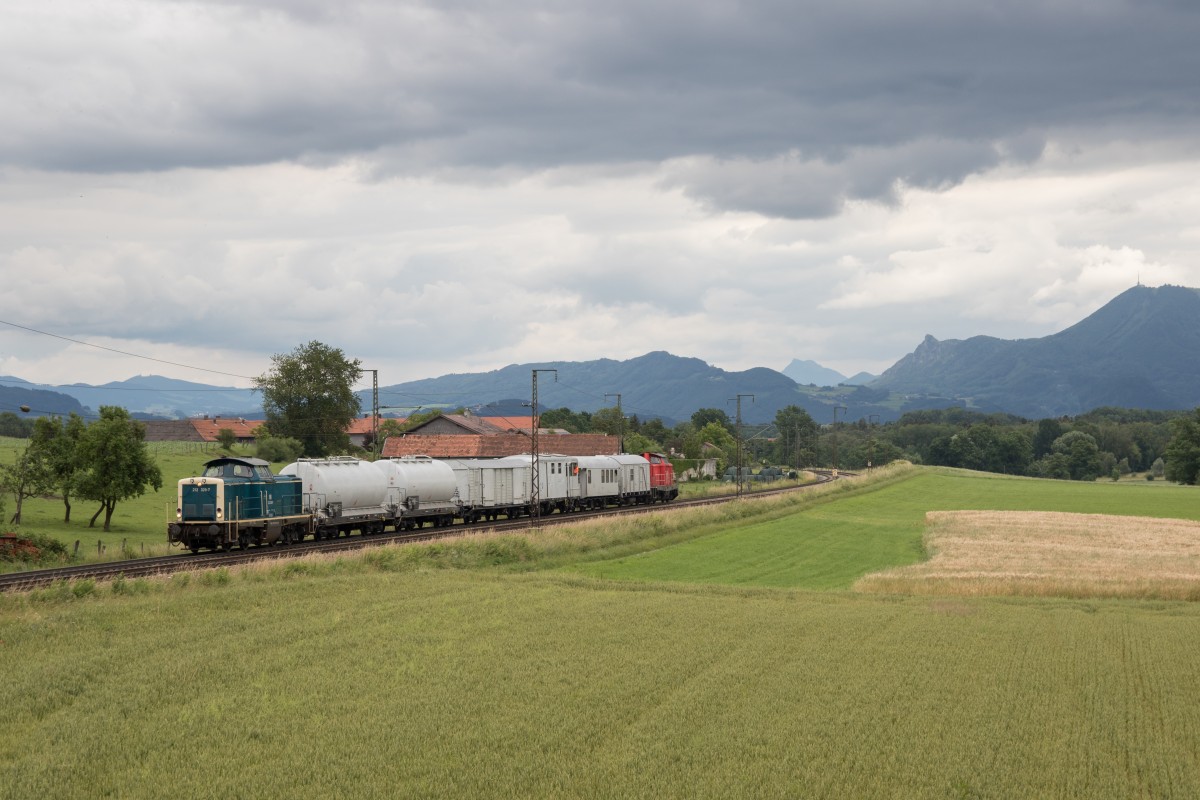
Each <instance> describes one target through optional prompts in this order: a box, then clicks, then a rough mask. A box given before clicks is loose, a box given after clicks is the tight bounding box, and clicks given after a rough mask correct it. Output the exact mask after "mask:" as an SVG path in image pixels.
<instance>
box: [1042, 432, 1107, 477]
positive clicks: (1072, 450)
mask: <svg viewBox="0 0 1200 800" xmlns="http://www.w3.org/2000/svg"><path fill="white" fill-rule="evenodd" d="M1050 449H1051V451H1053V454H1054V455H1062V456H1064V457H1065V458H1066V463H1067V469H1068V471H1069V472H1070V474H1071V480H1074V481H1094V480H1096V478H1098V477H1100V448H1099V447H1098V446H1097V445H1096V439H1095V438H1094V437H1093V436H1092V435H1091V434H1087V433H1084V432H1083V431H1067V432H1066V433H1064V434H1063V435H1062V436H1060V437H1058V438H1057V439H1055V440H1054V444H1053V445H1052V446H1051V447H1050Z"/></svg>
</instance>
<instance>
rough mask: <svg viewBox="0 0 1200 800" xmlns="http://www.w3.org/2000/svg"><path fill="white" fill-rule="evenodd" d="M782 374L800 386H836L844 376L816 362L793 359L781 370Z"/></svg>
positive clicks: (844, 378) (843, 379)
mask: <svg viewBox="0 0 1200 800" xmlns="http://www.w3.org/2000/svg"><path fill="white" fill-rule="evenodd" d="M783 374H784V375H787V376H788V377H789V378H791V379H792V380H794V381H795V382H796V383H799V384H802V385H808V384H813V385H816V386H837V385H838V384H839V383H842V382H843V381H845V380H846V376H845V375H843V374H842V373H840V372H838V371H837V370H835V369H829V368H828V367H823V366H821V365H820V364H818V363H817V362H816V361H811V360H803V361H802V360H800V359H798V358H793V359H792V362H791V363H790V364H788V365H787V366H786V367H784V369H783Z"/></svg>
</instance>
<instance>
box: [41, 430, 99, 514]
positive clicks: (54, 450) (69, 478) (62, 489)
mask: <svg viewBox="0 0 1200 800" xmlns="http://www.w3.org/2000/svg"><path fill="white" fill-rule="evenodd" d="M85 430H87V423H86V422H84V420H83V417H81V416H79V415H78V414H75V413H73V412H72V414H71V415H70V416H69V417H67V419H66V420H63V419H62V418H61V417H39V418H38V419H37V420H36V421H35V422H34V426H33V433H32V434H31V435H30V437H29V447H30V448H31V450H32V451H33V452H34V453H35V454H36V457H37V458H39V459H41V460H42V462H43V463H44V464H45V465H46V469H48V470H49V472H50V473H51V474H52V476H53V478H54V480H53V485H52V486H51V488H52V489H58V492H59V494H60V495H62V501H63V508H64V513H63V522H70V521H71V494H72V492H73V491H74V488H75V487H74V483H75V473H76V471H77V470H78V469H79V456H78V449H79V441H80V440H81V439H82V438H83V433H84V431H85Z"/></svg>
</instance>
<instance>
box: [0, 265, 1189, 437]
mask: <svg viewBox="0 0 1200 800" xmlns="http://www.w3.org/2000/svg"><path fill="white" fill-rule="evenodd" d="M533 370H539V372H538V377H539V393H538V406H539V409H545V408H559V407H567V408H570V409H572V410H575V411H596V410H598V409H600V408H603V407H605V406H609V405H614V404H615V403H616V402H617V400H618V395H619V399H620V402H621V405H622V407H623V410H624V411H625V413H626V414H636V415H638V416H639V417H641V418H643V419H647V418H651V417H659V418H662V419H663V420H664V421H665V422H667V423H668V424H673V423H674V422H677V421H680V420H684V419H688V418H689V417H690V416H691V415H692V413H693V412H694V411H696V410H697V409H699V408H720V409H723V410H725V411H726V413H728V414H729V416H730V417H734V416H735V415H736V413H737V408H738V398H739V396H740V398H741V404H740V405H741V414H742V419H743V421H745V422H748V423H754V422H765V421H769V420H771V419H772V418H773V417H774V415H775V412H776V411H777V410H778V409H780V408H782V407H784V406H787V405H797V406H800V407H802V408H804V409H805V410H806V411H808V412H809V414H811V415H812V416H813V418H814V419H816V420H817V421H818V422H822V423H824V422H829V421H831V420H832V418H833V414H834V409H835V408H836V409H838V413H839V415H840V417H839V418H840V419H846V420H856V419H863V418H871V417H876V418H877V419H878V421H880V422H886V421H889V420H893V419H896V418H897V417H899V416H900V414H902V413H904V412H905V411H909V410H914V409H923V408H942V407H948V406H966V407H969V408H973V409H978V410H981V411H988V412H991V411H1001V412H1007V413H1011V414H1016V415H1019V416H1023V417H1027V418H1030V419H1040V418H1044V417H1060V416H1072V415H1075V414H1080V413H1083V412H1086V411H1089V410H1091V409H1093V408H1098V407H1101V406H1122V407H1129V408H1147V409H1190V408H1194V407H1196V406H1200V290H1197V289H1190V288H1185V287H1179V286H1161V287H1157V288H1151V287H1145V286H1140V285H1139V286H1136V287H1134V288H1131V289H1129V290H1127V291H1125V292H1123V293H1122V294H1120V295H1118V296H1117V297H1115V298H1114V299H1113V300H1111V301H1110V302H1109V303H1108V304H1106V305H1105V306H1104V307H1102V308H1101V309H1099V310H1098V311H1096V312H1095V313H1093V314H1091V315H1090V316H1088V317H1087V318H1086V319H1084V320H1082V321H1080V322H1079V323H1077V324H1075V325H1073V326H1071V327H1069V328H1067V329H1066V330H1063V331H1061V332H1059V333H1056V334H1053V335H1050V336H1045V337H1041V338H1032V339H1017V340H1007V339H998V338H995V337H990V336H974V337H971V338H969V339H964V340H954V339H952V340H945V341H939V340H937V339H935V338H934V337H933V336H926V337H925V340H924V341H923V342H921V344H920V345H918V346H917V348H916V349H915V350H914V351H913V352H912V353H910V354H909V355H907V356H905V357H904V358H902V359H900V360H899V361H897V362H896V363H895V364H894V365H893V366H892V367H890V368H889V369H887V370H886V371H885V372H884V373H883V374H882V375H880V376H878V377H873V376H870V375H867V374H865V373H860V374H859V375H856V376H854V377H852V378H849V379H847V378H844V377H843V376H842V375H841V374H840V373H838V372H836V371H834V370H830V369H827V368H825V367H822V366H821V365H820V364H817V363H816V362H813V361H801V360H798V359H797V360H793V361H792V363H791V364H789V365H788V366H787V367H786V368H785V370H784V371H783V372H777V371H775V370H772V369H768V368H765V367H756V368H753V369H748V370H743V371H735V372H730V371H726V370H723V369H719V368H717V367H713V366H711V365H709V364H707V363H705V362H704V361H702V360H700V359H698V358H687V357H682V356H676V355H672V354H670V353H667V352H663V351H656V352H651V353H647V354H645V355H643V356H638V357H637V358H631V359H628V360H625V361H616V360H612V359H599V360H595V361H557V362H545V363H536V364H513V365H510V366H507V367H504V368H503V369H498V370H493V371H491V372H484V373H463V374H451V375H443V376H441V377H437V378H426V379H422V380H417V381H409V382H406V383H400V384H394V385H391V386H383V387H380V405H381V407H383V408H384V409H385V410H388V409H391V410H393V412H394V411H395V410H400V411H399V413H401V414H402V415H405V414H407V413H411V412H412V411H413V410H415V409H417V408H422V409H429V408H458V407H467V408H472V409H474V410H475V411H476V413H478V414H479V415H481V416H488V415H501V414H503V415H514V414H520V413H525V414H528V413H529V408H528V403H529V400H530V397H531V394H532V377H533V373H532V371H533ZM13 383H16V384H21V385H20V386H12V385H10V384H13ZM359 396H360V398H361V399H362V400H363V409H364V410H367V409H370V407H371V397H370V393H369V392H360V393H359ZM260 403H261V398H260V396H259V395H258V394H257V393H256V392H254V391H252V390H249V389H237V388H233V387H219V386H210V385H207V384H199V383H192V382H189V381H181V380H175V379H171V378H163V377H160V376H154V375H148V376H138V377H136V378H131V379H129V380H127V381H120V382H115V383H108V384H104V385H103V386H88V385H83V384H78V385H72V386H55V387H51V386H34V385H31V384H26V383H25V382H24V381H21V380H20V379H18V378H5V377H0V410H3V409H16V408H17V407H18V406H19V405H28V406H30V407H32V408H33V409H34V413H55V414H62V413H70V412H71V411H77V412H81V411H82V410H83V408H84V407H85V406H86V407H87V408H88V409H91V410H92V411H93V412H94V411H95V410H96V409H98V408H99V406H101V405H120V406H124V407H125V408H127V409H129V410H130V411H131V412H133V413H135V414H138V415H140V416H148V415H154V416H158V417H166V418H179V417H185V416H197V415H200V414H208V415H210V416H213V415H218V414H220V415H225V416H241V417H257V416H261V413H262V412H261V408H260ZM523 406H524V407H523Z"/></svg>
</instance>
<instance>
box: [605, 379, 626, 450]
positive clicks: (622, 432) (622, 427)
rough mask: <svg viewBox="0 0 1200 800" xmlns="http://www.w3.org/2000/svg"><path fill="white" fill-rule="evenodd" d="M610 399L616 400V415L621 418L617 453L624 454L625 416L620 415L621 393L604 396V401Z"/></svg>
mask: <svg viewBox="0 0 1200 800" xmlns="http://www.w3.org/2000/svg"><path fill="white" fill-rule="evenodd" d="M610 397H615V398H617V415H618V416H619V417H620V418H621V421H620V428H619V429H618V431H617V452H618V453H624V452H625V415H624V414H623V413H621V393H620V392H611V393H608V394H606V395H604V399H605V400H607V399H608V398H610Z"/></svg>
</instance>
